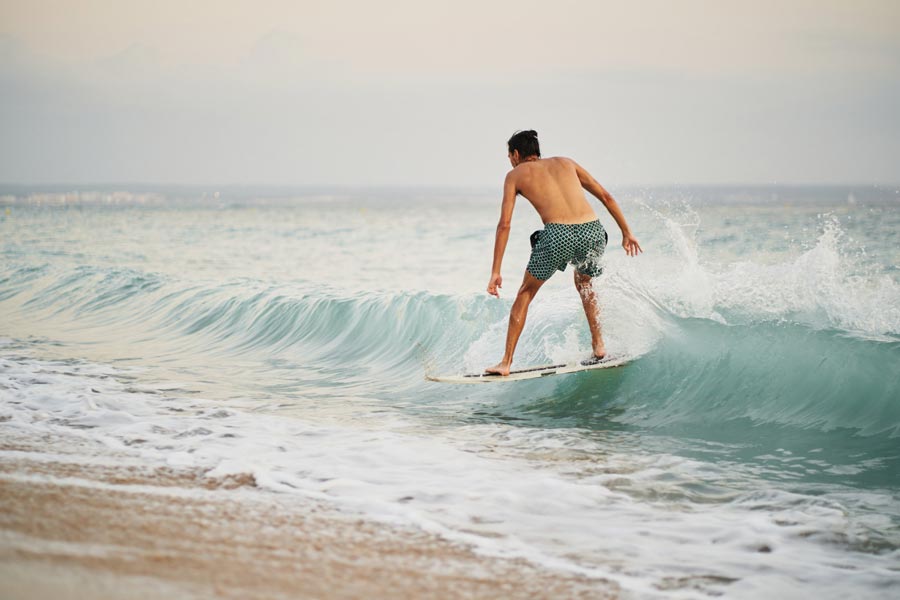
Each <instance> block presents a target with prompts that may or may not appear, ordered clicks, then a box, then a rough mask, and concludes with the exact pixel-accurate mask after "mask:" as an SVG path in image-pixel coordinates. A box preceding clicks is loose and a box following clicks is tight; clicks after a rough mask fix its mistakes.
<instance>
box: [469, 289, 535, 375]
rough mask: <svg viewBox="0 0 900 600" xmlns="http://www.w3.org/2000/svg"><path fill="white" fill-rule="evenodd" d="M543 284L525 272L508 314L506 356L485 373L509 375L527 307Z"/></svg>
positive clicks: (523, 325) (526, 314)
mask: <svg viewBox="0 0 900 600" xmlns="http://www.w3.org/2000/svg"><path fill="white" fill-rule="evenodd" d="M542 285H544V282H543V281H541V280H540V279H538V278H537V277H535V276H534V275H532V274H531V273H529V272H528V271H525V279H524V280H522V286H521V287H520V288H519V293H518V295H517V296H516V301H515V302H513V306H512V310H511V311H510V312H509V329H508V330H507V332H506V354H504V355H503V360H502V361H500V363H499V364H497V365H495V366H493V367H491V368H489V369H485V370H484V371H485V373H496V374H498V375H509V367H510V365H512V360H513V354H514V353H515V351H516V344H517V343H518V342H519V336H520V335H521V334H522V329H523V328H524V327H525V317H526V316H528V305H529V304H531V301H532V300H533V299H534V296H535V295H536V294H537V292H538V290H539V289H541V286H542Z"/></svg>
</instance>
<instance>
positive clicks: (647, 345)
mask: <svg viewBox="0 0 900 600" xmlns="http://www.w3.org/2000/svg"><path fill="white" fill-rule="evenodd" d="M612 191H613V193H615V194H616V195H617V197H618V198H619V201H620V203H621V205H622V208H623V210H624V212H625V215H626V217H627V218H628V220H629V221H630V223H631V225H632V229H633V230H634V233H635V235H636V236H637V237H638V239H639V240H640V242H641V244H642V246H643V248H644V254H643V255H641V256H639V257H637V258H629V257H627V256H626V255H625V253H624V251H623V250H622V248H621V245H620V242H621V235H620V234H619V231H618V229H617V228H616V226H615V223H614V222H613V220H612V219H611V217H610V216H609V214H608V213H606V212H605V211H604V210H603V208H602V206H601V205H599V203H598V204H596V205H595V206H596V208H597V211H598V215H599V217H600V219H601V221H602V222H603V224H604V226H605V227H606V228H607V230H608V231H609V233H610V246H609V248H608V250H607V253H606V255H605V259H604V260H605V272H604V274H603V275H602V276H601V277H600V278H599V280H598V283H597V285H598V288H599V290H600V298H601V304H602V314H603V328H604V335H605V338H606V340H607V347H608V349H609V350H610V351H612V352H614V353H617V354H624V355H627V356H630V357H631V358H632V360H631V362H630V364H628V365H627V366H624V367H621V368H616V369H609V370H601V371H590V372H585V373H579V374H574V375H566V376H560V377H551V378H546V379H541V380H532V381H526V382H517V383H504V384H496V385H485V386H454V385H447V384H438V383H431V382H428V381H426V380H425V375H426V374H427V373H432V374H437V373H441V374H447V373H460V372H471V371H477V370H480V369H482V368H483V367H485V366H488V365H491V364H494V363H496V362H497V361H498V360H499V359H500V357H501V356H502V348H503V343H504V337H505V332H506V321H507V317H508V313H509V308H510V305H511V303H512V299H513V297H514V294H515V291H516V288H517V286H518V282H519V281H520V280H521V277H522V273H523V271H524V266H525V264H526V262H527V259H528V252H529V242H528V236H529V234H530V233H531V232H532V231H533V230H535V229H538V228H540V226H541V224H540V221H539V220H538V218H537V216H536V214H535V213H534V211H533V209H532V208H531V207H530V206H529V205H528V203H527V201H525V200H523V199H520V201H519V203H518V205H517V208H516V215H515V219H514V223H513V230H512V235H511V238H510V243H509V248H508V251H507V255H506V259H505V261H504V269H503V275H504V278H505V285H504V288H503V290H502V292H501V298H500V299H499V300H498V299H496V298H492V297H490V296H488V295H487V294H486V293H485V287H486V285H487V282H488V277H489V275H490V266H491V253H492V249H493V235H494V227H495V225H496V222H497V218H498V216H499V192H496V193H495V192H494V191H492V190H410V189H405V190H389V189H376V190H365V189H334V190H329V189H317V190H305V191H297V190H277V189H274V188H271V189H265V190H261V191H254V190H253V189H249V188H231V189H223V190H219V191H218V192H217V191H216V190H213V189H209V190H200V189H190V188H183V189H171V190H165V189H163V190H151V189H130V190H116V189H112V188H109V189H100V190H99V191H89V190H81V191H76V192H70V191H67V190H65V189H57V190H50V191H40V190H28V189H24V188H23V189H7V190H6V192H7V195H6V196H2V197H0V436H7V435H9V436H12V435H27V436H33V437H40V436H43V435H47V434H52V435H54V436H56V437H59V436H62V438H63V439H69V440H72V443H71V444H70V446H71V447H70V448H68V449H67V451H76V452H78V453H79V454H80V455H81V456H82V460H85V461H91V460H97V461H102V460H104V458H103V457H104V452H108V451H109V450H114V451H116V452H118V453H128V454H131V455H133V457H134V459H135V460H136V461H138V462H144V463H146V464H148V465H156V464H168V465H173V466H187V467H195V468H199V469H202V470H205V471H206V472H207V473H208V474H209V475H211V476H221V475H225V474H238V473H240V474H250V475H252V476H253V477H254V478H255V481H256V484H257V485H258V486H259V487H261V488H263V489H267V490H271V491H272V492H273V493H278V494H286V495H296V496H297V497H298V502H299V501H300V500H301V499H302V498H313V499H317V500H327V501H329V502H331V503H333V504H335V505H336V506H338V507H339V508H340V509H341V510H345V511H347V512H350V513H356V514H359V515H362V516H364V517H367V518H371V519H374V520H377V521H383V522H387V523H391V524H396V525H401V526H409V527H416V528H421V529H424V530H426V531H429V532H435V533H437V534H440V535H442V536H445V537H446V538H448V539H451V540H455V541H459V542H461V543H465V544H470V545H472V546H474V547H475V548H476V549H477V551H478V552H482V553H484V554H486V555H493V556H504V557H522V558H525V559H528V560H531V561H534V562H536V563H538V564H542V565H546V566H547V567H549V568H553V569H562V570H565V571H568V572H576V573H582V574H585V575H587V576H590V577H598V578H607V579H610V580H613V581H616V582H618V583H619V584H620V585H621V586H622V588H623V590H624V591H625V595H626V597H635V598H656V597H659V598H703V597H711V596H718V595H725V596H726V597H728V598H810V597H817V598H841V599H843V598H896V597H898V596H900V267H898V265H900V191H898V190H895V189H892V188H871V187H868V188H867V187H865V186H858V187H856V188H850V187H848V188H836V187H835V188H801V187H793V188H792V187H745V188H739V187H735V188H696V189H694V188H672V189H663V188H648V189H637V188H635V189H629V190H621V191H617V190H615V189H613V190H612ZM589 353H590V339H589V332H588V328H587V324H586V322H585V318H584V314H583V311H582V310H581V307H580V300H579V297H578V295H577V293H576V292H575V289H574V286H573V285H572V274H571V268H570V269H569V270H568V271H567V272H565V273H557V274H556V275H554V276H553V278H552V279H551V280H550V282H549V283H548V284H546V285H545V286H544V288H543V289H542V290H541V292H540V294H539V295H538V297H537V298H536V300H535V301H534V303H533V304H532V309H531V311H530V313H529V318H528V323H527V325H526V328H525V331H524V334H523V336H522V338H521V340H520V343H519V349H518V351H517V354H516V363H515V364H516V366H519V367H522V366H527V365H533V364H541V363H546V362H548V361H552V362H557V361H568V360H574V359H579V358H584V357H586V356H588V355H589ZM56 450H57V449H55V448H54V447H52V446H51V447H48V448H47V453H48V454H52V453H53V452H55V451H56Z"/></svg>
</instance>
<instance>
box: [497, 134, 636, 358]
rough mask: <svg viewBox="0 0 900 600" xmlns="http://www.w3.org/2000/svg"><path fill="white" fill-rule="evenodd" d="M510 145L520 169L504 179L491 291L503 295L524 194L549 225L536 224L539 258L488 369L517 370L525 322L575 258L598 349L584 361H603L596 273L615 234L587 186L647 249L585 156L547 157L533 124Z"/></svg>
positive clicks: (531, 264) (632, 251)
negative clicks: (512, 231)
mask: <svg viewBox="0 0 900 600" xmlns="http://www.w3.org/2000/svg"><path fill="white" fill-rule="evenodd" d="M507 145H508V147H509V162H510V164H512V166H513V169H512V171H510V172H509V173H507V175H506V180H505V181H504V182H503V204H502V206H501V208H500V223H498V224H497V238H496V240H495V242H494V265H493V267H492V268H491V280H490V282H489V283H488V287H487V291H488V293H489V294H492V295H494V296H497V297H499V296H500V294H499V292H498V291H497V289H498V288H500V287H503V286H502V284H503V278H502V277H501V276H500V264H501V263H502V262H503V254H504V252H506V242H507V241H508V240H509V227H510V222H511V221H512V214H513V208H514V207H515V204H516V196H517V195H518V194H522V195H523V196H524V197H525V198H526V199H527V200H528V201H529V202H531V205H532V206H534V208H535V210H537V211H538V214H539V215H540V216H541V220H542V221H543V222H544V229H543V230H542V231H536V232H535V235H533V236H532V251H531V259H530V260H529V261H528V268H527V269H526V271H525V279H524V280H523V281H522V286H521V287H520V288H519V293H518V295H517V296H516V301H515V302H514V303H513V307H512V311H510V314H509V330H508V332H507V334H506V353H505V354H504V355H503V360H501V361H500V363H499V364H497V365H495V366H493V367H490V368H489V369H485V372H486V373H494V374H497V375H509V369H510V366H511V365H512V360H513V353H514V352H515V350H516V343H518V341H519V335H520V334H521V333H522V328H523V327H525V317H526V315H527V314H528V305H529V304H531V300H532V299H533V298H534V296H535V294H537V292H538V290H539V289H541V286H542V285H544V282H545V281H547V280H548V279H550V276H551V275H553V273H554V272H555V271H557V270H559V271H564V270H565V269H566V265H567V264H570V263H571V264H572V265H574V267H575V287H576V288H577V289H578V293H579V294H581V302H582V304H583V305H584V314H585V316H587V321H588V326H589V327H590V329H591V344H592V346H593V349H594V354H593V356H592V357H591V358H590V359H588V360H587V361H583V364H592V363H595V362H597V361H599V360H602V359H603V358H604V357H605V356H606V349H605V348H604V346H603V336H602V335H601V332H600V309H599V307H598V305H597V299H596V295H595V292H594V289H593V286H592V278H593V277H597V276H598V275H600V273H601V272H602V269H601V267H600V258H601V256H602V255H603V251H604V250H605V248H606V240H607V235H606V231H604V229H603V226H602V225H601V224H600V221H599V220H597V215H596V213H594V209H593V208H591V205H590V204H588V202H587V199H586V198H585V197H584V192H582V188H584V189H586V190H587V191H589V192H590V193H591V194H592V195H593V196H595V197H596V198H597V199H598V200H600V202H602V203H603V205H604V206H605V207H606V210H608V211H609V213H610V214H611V215H612V217H613V219H615V220H616V223H617V224H618V225H619V228H620V229H621V230H622V246H623V247H624V248H625V252H626V253H627V254H628V256H637V255H638V253H639V252H643V250H641V246H640V244H638V241H637V239H635V237H634V236H633V235H631V230H630V229H629V228H628V223H626V222H625V216H624V215H623V214H622V210H621V209H620V208H619V205H618V203H617V202H616V201H615V200H614V199H613V197H612V196H610V195H609V192H607V191H606V190H605V189H603V187H602V186H601V185H600V184H599V183H597V181H596V180H595V179H594V178H593V177H591V174H590V173H588V172H587V171H585V170H584V169H583V168H581V166H580V165H578V163H576V162H575V161H574V160H572V159H570V158H562V157H554V158H541V149H540V146H539V144H538V139H537V132H536V131H533V130H529V131H519V132H517V133H516V134H514V135H513V136H512V137H511V138H509V142H507ZM535 237H537V239H536V240H535Z"/></svg>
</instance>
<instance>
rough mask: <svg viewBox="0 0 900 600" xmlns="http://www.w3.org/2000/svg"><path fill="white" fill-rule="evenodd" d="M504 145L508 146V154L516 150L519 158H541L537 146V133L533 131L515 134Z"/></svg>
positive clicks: (539, 149)
mask: <svg viewBox="0 0 900 600" xmlns="http://www.w3.org/2000/svg"><path fill="white" fill-rule="evenodd" d="M506 145H507V146H509V153H510V154H512V153H513V152H515V151H516V150H518V151H519V156H520V157H522V158H528V157H529V156H537V157H538V158H540V157H541V145H540V144H538V139H537V131H535V130H534V129H529V130H528V131H517V132H515V133H514V134H513V136H512V137H511V138H509V141H508V142H506Z"/></svg>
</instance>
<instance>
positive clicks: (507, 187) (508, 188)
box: [487, 171, 516, 298]
mask: <svg viewBox="0 0 900 600" xmlns="http://www.w3.org/2000/svg"><path fill="white" fill-rule="evenodd" d="M515 206H516V182H515V178H514V177H513V173H512V171H510V172H509V173H507V175H506V180H505V181H504V182H503V203H502V204H501V206H500V222H499V223H497V237H496V238H495V239H494V264H493V266H492V267H491V280H490V281H489V282H488V287H487V291H488V294H491V295H492V296H497V297H498V298H499V297H500V292H498V291H497V289H498V288H501V287H503V277H501V276H500V266H501V265H502V264H503V254H504V253H505V252H506V243H507V242H508V241H509V229H510V225H511V223H512V215H513V209H514V208H515Z"/></svg>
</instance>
